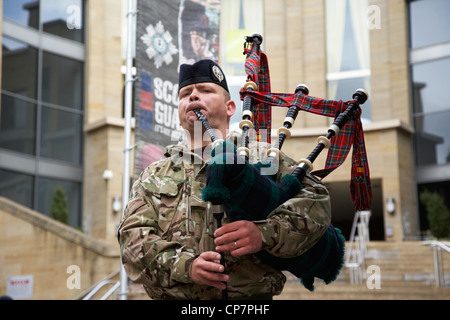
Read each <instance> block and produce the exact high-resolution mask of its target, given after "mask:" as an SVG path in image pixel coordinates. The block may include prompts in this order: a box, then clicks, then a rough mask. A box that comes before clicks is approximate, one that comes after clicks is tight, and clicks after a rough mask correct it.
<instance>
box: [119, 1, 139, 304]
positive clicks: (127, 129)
mask: <svg viewBox="0 0 450 320" xmlns="http://www.w3.org/2000/svg"><path fill="white" fill-rule="evenodd" d="M135 14H136V11H135V10H133V0H128V13H127V20H128V26H127V50H126V72H125V99H124V100H125V108H124V109H125V112H124V113H125V114H124V118H125V125H124V150H123V183H122V218H123V217H124V213H125V207H126V204H127V202H128V195H129V192H130V151H131V149H132V148H131V147H130V144H131V108H132V98H133V97H132V95H133V82H134V80H135V79H134V78H133V73H132V69H133V52H132V45H133V22H134V21H133V18H134V16H135ZM127 294H128V276H127V274H126V272H125V269H124V267H123V263H122V257H121V259H120V291H119V293H118V295H119V300H127Z"/></svg>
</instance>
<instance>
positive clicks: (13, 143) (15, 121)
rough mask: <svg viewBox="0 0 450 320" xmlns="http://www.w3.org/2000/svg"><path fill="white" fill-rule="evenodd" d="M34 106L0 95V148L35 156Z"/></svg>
mask: <svg viewBox="0 0 450 320" xmlns="http://www.w3.org/2000/svg"><path fill="white" fill-rule="evenodd" d="M35 145H36V105H35V104H34V103H31V102H26V101H24V100H22V99H18V98H13V97H10V96H8V95H6V94H2V107H1V109H0V148H5V149H8V150H13V151H17V152H22V153H26V154H30V155H35Z"/></svg>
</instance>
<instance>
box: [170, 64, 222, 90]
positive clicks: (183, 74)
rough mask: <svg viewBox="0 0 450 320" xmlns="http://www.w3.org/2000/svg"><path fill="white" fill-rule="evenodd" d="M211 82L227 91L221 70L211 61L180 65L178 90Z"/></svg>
mask: <svg viewBox="0 0 450 320" xmlns="http://www.w3.org/2000/svg"><path fill="white" fill-rule="evenodd" d="M202 82H212V83H215V84H218V85H219V86H221V87H222V88H224V89H225V90H226V91H228V92H230V91H229V90H228V85H227V79H226V78H225V74H224V73H223V71H222V69H221V68H220V67H219V65H218V64H217V63H215V62H214V61H212V60H208V59H205V60H200V61H197V62H196V63H194V64H182V65H181V66H180V76H179V81H178V84H179V88H178V91H179V90H181V88H183V87H185V86H188V85H190V84H195V83H202Z"/></svg>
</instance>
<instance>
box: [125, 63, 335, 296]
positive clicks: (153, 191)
mask: <svg viewBox="0 0 450 320" xmlns="http://www.w3.org/2000/svg"><path fill="white" fill-rule="evenodd" d="M179 78H180V79H179V90H180V91H179V109H178V111H179V118H180V123H181V125H182V127H183V128H184V129H185V130H186V133H187V137H188V139H187V142H186V143H183V144H178V145H172V146H168V147H167V149H166V154H165V155H166V158H165V159H163V160H160V161H158V162H155V163H153V164H151V165H150V166H148V167H147V168H146V169H145V170H144V171H143V172H142V173H141V174H140V176H139V178H138V180H137V181H136V182H135V183H134V185H133V187H132V190H131V193H130V200H129V202H128V205H127V207H126V211H125V215H124V219H123V221H121V224H120V226H119V230H118V231H119V233H118V237H119V243H120V247H121V252H122V260H123V265H124V267H125V269H126V271H127V274H128V276H129V278H130V279H131V280H132V281H134V282H137V283H142V284H143V286H144V288H145V290H146V291H147V293H148V295H149V296H150V297H151V298H154V299H221V298H224V292H225V293H226V298H229V299H272V297H273V296H274V295H278V294H280V293H281V291H282V290H283V287H284V284H285V281H286V277H285V275H284V274H283V267H279V266H277V263H278V262H276V261H277V259H287V260H286V261H290V260H289V259H291V258H296V257H299V256H300V257H301V256H302V255H304V256H307V255H309V254H310V252H313V251H314V252H315V253H314V252H313V254H311V258H310V259H309V260H310V261H311V262H310V263H309V265H308V263H306V264H305V265H308V270H309V271H310V273H309V274H306V273H305V276H307V277H308V284H307V285H305V286H307V288H308V289H310V290H312V289H313V287H312V282H313V281H314V277H321V276H322V275H323V274H325V275H326V277H328V281H332V280H334V278H335V277H336V276H337V272H338V271H339V269H340V266H341V264H342V255H343V247H341V246H342V245H343V243H342V239H337V238H336V239H335V238H333V239H332V237H331V236H329V235H328V236H326V235H327V234H328V233H329V232H330V231H329V230H330V221H331V208H330V199H329V194H328V191H327V189H326V188H325V187H324V185H323V184H322V183H321V182H320V181H319V180H318V179H315V178H314V177H312V176H311V175H306V177H305V178H304V179H303V180H302V181H301V183H300V182H298V181H297V184H296V187H297V189H294V190H296V191H295V193H294V194H292V196H289V198H287V199H284V198H283V196H281V198H280V199H279V201H282V203H280V204H279V205H278V204H277V205H276V207H274V208H270V209H268V210H269V211H270V212H269V214H268V216H267V217H264V218H261V219H245V220H244V219H236V218H233V217H231V216H228V214H227V213H226V214H225V215H224V216H223V218H222V219H221V221H220V223H219V222H217V221H215V218H217V216H215V212H214V207H215V204H214V202H215V201H216V200H217V199H216V198H215V197H216V196H217V194H216V195H214V193H215V191H217V190H218V189H220V188H222V187H223V188H225V189H226V190H228V194H227V195H226V196H217V197H218V198H219V200H220V201H223V202H225V207H226V208H228V209H229V208H230V207H233V206H235V205H234V204H233V203H232V202H233V201H232V200H230V199H238V198H239V199H241V197H242V196H243V195H240V194H237V193H236V192H237V191H238V190H239V186H242V185H243V184H244V182H245V181H244V180H245V179H247V178H249V177H250V178H251V179H254V180H255V181H256V184H259V182H262V181H263V180H264V181H263V183H262V184H261V185H263V186H265V187H266V189H265V190H261V192H262V194H259V195H258V194H255V190H258V188H261V186H259V187H256V188H253V187H255V186H250V188H251V189H252V188H253V189H254V190H253V191H246V196H245V197H248V200H249V202H246V201H242V199H241V200H239V201H238V202H239V203H241V204H243V207H252V203H253V204H254V207H255V208H260V203H264V202H265V201H266V199H264V198H265V197H268V196H269V197H270V195H271V194H272V192H273V191H274V189H273V188H274V184H275V185H276V184H281V185H282V186H281V187H279V188H278V190H279V191H280V190H281V191H284V189H283V188H284V187H283V186H284V183H285V182H286V181H285V180H283V179H285V177H289V176H290V173H292V172H293V171H294V169H295V168H296V165H297V163H296V162H295V161H293V160H292V159H290V158H289V157H287V156H286V155H283V157H282V158H281V159H279V162H278V165H277V171H276V173H275V174H272V175H271V176H270V177H266V176H264V175H261V174H260V169H261V167H264V160H265V158H266V156H265V155H263V156H262V157H261V152H259V151H260V150H259V149H265V150H267V149H268V148H270V146H267V145H264V144H263V143H260V142H257V141H251V142H250V144H249V150H250V152H249V157H248V159H247V160H248V162H247V160H246V161H245V162H244V163H243V162H240V161H237V153H236V149H235V148H234V144H235V141H236V140H239V139H236V135H237V134H236V133H230V132H228V128H229V121H230V118H231V116H232V115H233V114H234V112H235V109H236V106H235V103H234V102H233V101H232V100H231V99H230V94H229V91H228V86H227V82H226V78H225V75H224V74H223V72H222V70H221V69H220V67H219V66H218V65H217V64H216V63H214V62H213V61H210V60H201V61H198V62H196V63H195V64H193V65H182V66H181V68H180V76H179ZM199 113H200V114H199ZM199 117H204V119H206V121H207V122H208V126H209V127H210V129H211V130H213V131H214V134H216V135H217V136H219V137H220V138H223V139H224V140H225V141H223V142H220V143H218V144H215V145H214V147H212V145H211V140H210V139H209V137H207V134H206V138H205V137H204V136H203V133H204V132H205V131H208V130H205V128H204V127H202V129H201V133H200V135H199V134H198V131H199V130H198V129H199V127H198V126H199V125H200V123H199V121H198V119H199ZM230 159H231V160H230ZM251 163H257V164H259V165H257V166H253V165H251ZM214 168H215V169H214ZM258 168H259V169H258ZM243 169H244V171H245V170H247V169H249V170H251V171H252V170H253V169H255V170H256V171H252V173H251V174H250V176H249V175H248V174H244V175H242V174H241V173H242V172H243ZM213 179H219V180H221V181H223V182H220V181H217V180H215V181H212V180H213ZM243 179H244V180H243ZM267 179H270V181H272V182H267V181H268V180H267ZM287 180H289V179H287ZM294 184H295V183H294ZM233 186H236V187H233ZM211 187H212V189H211ZM216 187H218V188H216ZM208 190H209V192H210V194H208ZM211 190H212V191H211ZM279 193H280V192H278V194H279ZM282 198H283V199H282ZM230 201H231V202H230ZM274 203H275V202H273V201H272V203H271V205H272V206H274ZM251 209H252V208H251ZM225 211H226V210H225ZM249 211H254V210H249ZM217 225H221V226H220V227H219V228H217ZM332 232H336V231H335V230H334V229H333V230H332ZM324 238H325V240H322V239H324ZM318 243H321V245H320V248H319V249H316V250H310V249H311V248H316V246H317V244H318ZM331 247H333V248H331ZM330 248H331V249H333V250H335V251H336V250H337V251H339V252H338V254H337V255H336V254H334V253H332V254H330V255H322V253H320V254H319V255H318V257H317V252H322V250H328V251H332V250H330ZM221 254H222V257H221ZM314 255H316V257H314ZM330 257H331V258H330ZM268 259H269V260H273V259H275V263H270V264H268V263H266V262H268V261H269V260H268ZM327 259H328V260H330V259H331V260H332V264H333V266H331V267H332V268H331V269H333V270H332V273H334V274H332V275H329V274H328V275H327V274H326V273H328V272H329V271H326V270H325V271H324V269H322V265H323V264H326V263H328V262H329V261H328V260H327ZM283 261H284V260H283ZM290 263H291V262H290ZM309 271H307V273H308V272H309ZM302 272H304V271H302Z"/></svg>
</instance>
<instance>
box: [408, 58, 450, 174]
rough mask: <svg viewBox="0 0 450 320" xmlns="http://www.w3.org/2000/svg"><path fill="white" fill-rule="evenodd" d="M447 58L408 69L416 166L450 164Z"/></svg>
mask: <svg viewBox="0 0 450 320" xmlns="http://www.w3.org/2000/svg"><path fill="white" fill-rule="evenodd" d="M442 70H450V58H446V59H440V60H435V61H430V62H426V63H420V64H415V65H413V67H412V81H413V97H414V98H413V101H414V120H415V128H416V146H417V150H416V151H417V162H418V163H417V164H418V165H419V166H420V165H428V164H445V163H450V138H449V136H448V123H449V121H450V102H449V101H450V92H449V90H448V88H449V87H450V80H449V78H448V77H447V76H446V74H445V73H444V72H442Z"/></svg>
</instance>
